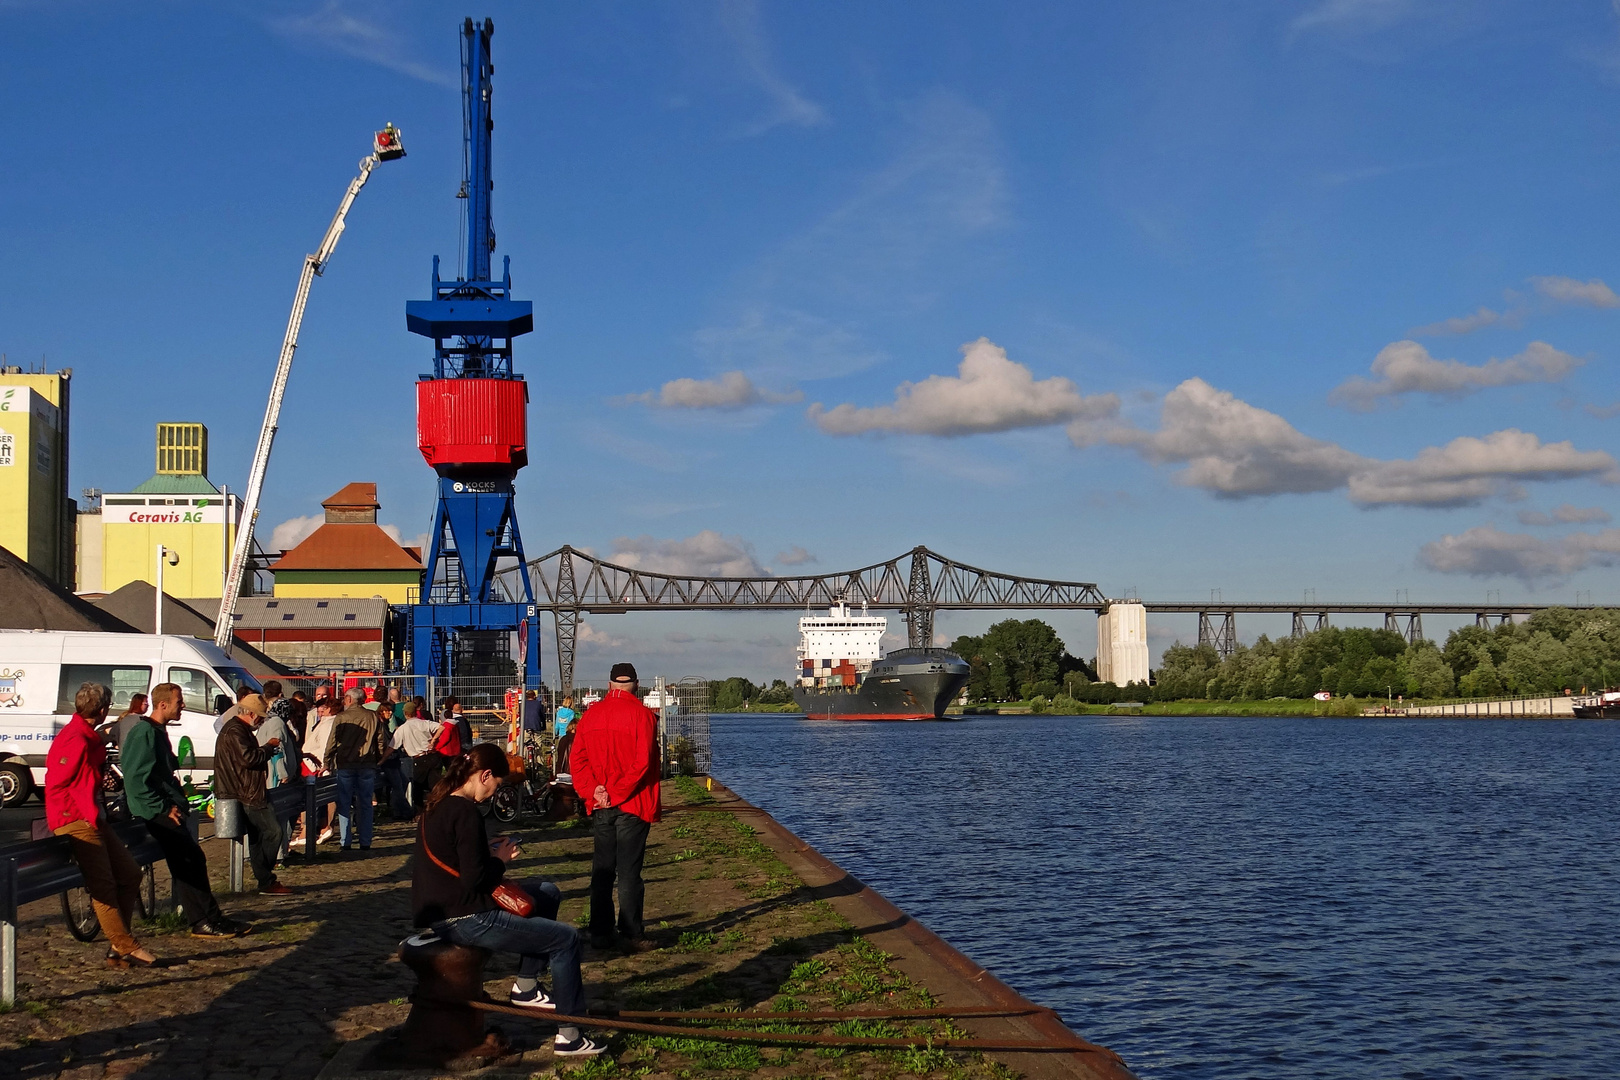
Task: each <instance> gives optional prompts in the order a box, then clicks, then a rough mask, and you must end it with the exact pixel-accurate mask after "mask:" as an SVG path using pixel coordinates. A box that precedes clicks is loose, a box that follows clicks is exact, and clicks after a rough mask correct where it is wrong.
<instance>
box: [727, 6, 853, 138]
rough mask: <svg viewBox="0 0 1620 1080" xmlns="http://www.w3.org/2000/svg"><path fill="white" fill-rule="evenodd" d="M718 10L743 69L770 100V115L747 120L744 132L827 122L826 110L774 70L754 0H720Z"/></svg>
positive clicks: (756, 132) (768, 44)
mask: <svg viewBox="0 0 1620 1080" xmlns="http://www.w3.org/2000/svg"><path fill="white" fill-rule="evenodd" d="M719 14H720V25H721V26H722V27H724V28H725V31H726V33H727V35H729V36H730V38H731V41H732V44H733V45H735V46H736V49H737V58H738V60H740V61H741V63H742V66H743V70H744V71H745V72H746V73H747V75H748V78H749V80H750V81H751V82H753V83H754V85H755V86H757V87H759V89H760V90H762V91H764V92H765V96H766V97H767V98H768V99H770V102H771V112H770V115H768V116H766V117H763V118H762V119H760V120H758V121H756V122H755V123H753V124H750V125H749V126H748V127H747V129H746V130H745V131H744V134H746V135H763V134H764V133H765V132H767V131H770V130H771V129H772V128H775V127H780V126H781V125H783V124H788V125H791V126H794V127H819V126H821V125H823V124H826V123H827V122H828V121H827V113H826V110H824V109H823V108H822V107H821V106H820V105H817V104H816V103H815V102H813V101H811V100H810V99H809V98H807V97H805V96H804V95H803V94H801V93H800V92H799V91H798V89H797V88H796V87H794V86H793V85H792V84H790V83H789V82H788V81H787V79H785V78H784V77H783V76H782V74H781V73H780V72H779V71H777V69H776V58H775V57H774V56H772V55H771V47H770V43H769V42H768V41H766V39H765V28H764V27H763V26H762V25H760V17H759V5H758V4H757V3H756V2H755V0H723V2H722V3H721V4H720V7H719Z"/></svg>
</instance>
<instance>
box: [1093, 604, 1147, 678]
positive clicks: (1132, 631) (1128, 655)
mask: <svg viewBox="0 0 1620 1080" xmlns="http://www.w3.org/2000/svg"><path fill="white" fill-rule="evenodd" d="M1097 681H1098V682H1105V683H1113V684H1114V685H1115V686H1124V685H1125V684H1127V683H1133V682H1139V683H1145V682H1147V681H1148V640H1147V608H1145V607H1143V606H1142V605H1141V604H1138V603H1133V602H1122V601H1117V600H1116V601H1114V602H1112V603H1110V604H1109V605H1108V606H1107V607H1106V608H1104V609H1103V610H1102V611H1100V612H1098V614H1097Z"/></svg>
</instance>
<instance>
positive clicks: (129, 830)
mask: <svg viewBox="0 0 1620 1080" xmlns="http://www.w3.org/2000/svg"><path fill="white" fill-rule="evenodd" d="M113 829H114V831H115V832H117V833H118V838H119V839H120V840H122V841H123V842H124V846H125V847H126V848H128V849H129V853H130V856H131V857H132V858H134V860H135V863H136V865H138V866H150V865H151V864H152V863H155V862H157V861H158V860H160V859H162V858H163V849H162V848H161V847H159V846H158V842H157V841H156V840H154V839H153V838H152V834H151V833H150V832H148V831H147V828H146V824H145V823H144V822H141V821H125V822H120V823H118V824H116V825H114V826H113ZM83 887H84V875H83V874H82V873H81V872H80V870H79V864H78V863H76V862H74V861H73V845H72V842H71V841H69V840H68V838H67V837H65V836H52V837H47V838H46V839H44V840H31V841H28V842H27V843H23V844H13V845H11V846H9V847H4V848H0V1003H3V1004H5V1005H8V1006H9V1005H13V1004H15V1003H16V1001H17V912H18V909H19V908H21V907H22V906H23V905H24V904H30V903H33V902H34V901H35V900H43V899H45V898H46V897H47V896H55V895H57V894H58V893H62V892H66V891H67V890H68V889H77V888H83Z"/></svg>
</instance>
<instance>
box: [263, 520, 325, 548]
mask: <svg viewBox="0 0 1620 1080" xmlns="http://www.w3.org/2000/svg"><path fill="white" fill-rule="evenodd" d="M325 523H326V515H324V514H310V515H308V516H306V517H295V518H288V519H287V520H286V521H283V522H282V523H281V524H280V525H277V526H276V527H275V528H274V529H271V530H270V549H271V550H272V551H291V550H292V549H293V548H295V547H297V546H298V545H299V544H302V543H303V542H304V541H305V540H307V539H309V535H310V533H312V532H314V531H315V530H316V529H318V528H320V527H321V526H322V525H324V524H325Z"/></svg>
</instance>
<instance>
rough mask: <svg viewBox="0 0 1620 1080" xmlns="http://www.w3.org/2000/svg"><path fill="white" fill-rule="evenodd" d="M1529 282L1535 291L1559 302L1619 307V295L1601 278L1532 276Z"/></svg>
mask: <svg viewBox="0 0 1620 1080" xmlns="http://www.w3.org/2000/svg"><path fill="white" fill-rule="evenodd" d="M1530 284H1531V286H1532V287H1534V289H1535V290H1536V292H1538V293H1540V294H1541V295H1542V296H1545V297H1546V298H1547V299H1549V300H1552V301H1554V302H1555V303H1559V304H1575V305H1578V306H1582V307H1595V308H1620V296H1616V295H1615V294H1614V290H1613V289H1611V288H1609V287H1608V286H1607V285H1605V284H1604V283H1603V282H1602V280H1601V279H1599V278H1593V279H1592V280H1591V281H1580V280H1578V279H1576V278H1569V277H1533V278H1531V279H1530Z"/></svg>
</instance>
